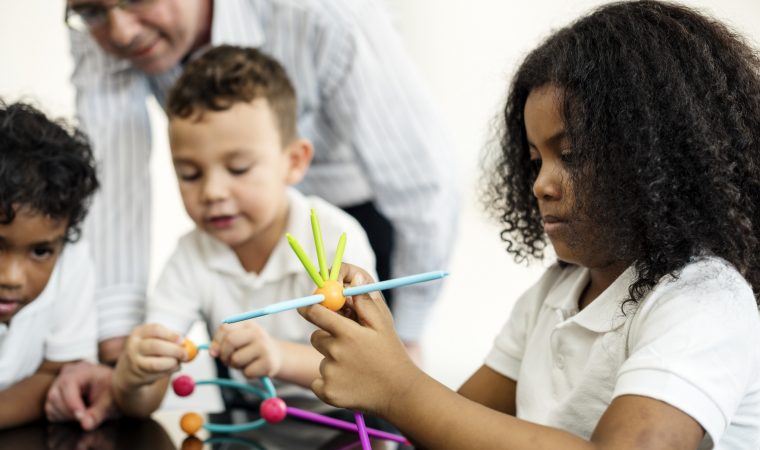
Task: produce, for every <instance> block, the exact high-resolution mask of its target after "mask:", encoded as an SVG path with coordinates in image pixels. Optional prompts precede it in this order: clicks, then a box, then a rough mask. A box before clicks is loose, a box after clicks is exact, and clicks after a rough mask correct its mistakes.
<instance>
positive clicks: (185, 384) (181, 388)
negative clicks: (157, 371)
mask: <svg viewBox="0 0 760 450" xmlns="http://www.w3.org/2000/svg"><path fill="white" fill-rule="evenodd" d="M172 389H173V390H174V393H175V394H177V395H179V396H180V397H187V396H188V395H190V394H192V393H193V391H194V390H195V381H194V380H193V378H192V377H191V376H189V375H180V376H178V377H177V378H175V379H174V381H172Z"/></svg>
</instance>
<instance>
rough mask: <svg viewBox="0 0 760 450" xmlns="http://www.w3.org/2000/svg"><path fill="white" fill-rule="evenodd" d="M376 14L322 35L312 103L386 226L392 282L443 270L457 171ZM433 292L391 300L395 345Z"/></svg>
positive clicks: (413, 331)
mask: <svg viewBox="0 0 760 450" xmlns="http://www.w3.org/2000/svg"><path fill="white" fill-rule="evenodd" d="M379 5H380V4H379V2H366V7H365V8H363V9H361V11H358V12H357V13H356V21H357V23H355V24H354V28H353V29H348V30H347V29H340V28H338V27H336V29H334V30H330V31H331V32H330V33H329V34H328V35H327V37H326V38H325V41H326V42H325V46H324V54H323V55H321V56H322V58H323V59H321V61H322V73H321V74H320V80H321V85H322V90H323V92H322V94H321V95H322V97H323V98H324V99H325V100H324V101H325V104H324V108H325V111H326V114H327V115H328V116H329V117H330V118H331V120H330V123H331V124H332V125H334V126H335V127H336V128H337V129H338V130H339V132H340V133H344V134H345V135H347V136H349V138H348V140H349V141H350V143H351V146H352V147H353V148H354V151H355V152H356V157H357V160H358V162H359V164H360V166H361V167H363V170H364V176H366V178H367V179H368V181H369V184H370V186H371V188H372V193H373V196H374V202H375V205H376V206H377V208H378V209H379V210H380V212H381V213H382V214H383V215H385V217H387V218H388V220H389V221H390V222H391V224H392V225H393V228H394V230H395V233H396V234H395V239H396V242H395V246H394V254H393V260H392V261H391V272H392V276H393V277H400V276H406V275H411V274H415V273H420V272H427V271H432V270H442V269H445V268H446V264H447V261H448V257H449V255H450V252H451V248H452V247H453V241H454V236H455V232H456V227H457V213H458V195H457V193H456V184H455V179H454V168H455V167H456V164H455V162H454V161H453V152H452V142H451V141H450V140H449V139H448V138H447V137H446V136H445V135H446V133H445V128H444V127H443V126H442V122H441V121H440V118H439V117H438V116H437V114H436V113H435V111H434V110H433V108H432V100H431V98H429V97H428V95H427V93H426V89H425V86H424V84H423V83H422V81H421V80H420V79H419V77H418V75H417V73H415V71H414V70H413V67H414V64H413V63H412V61H411V60H410V59H409V58H408V56H407V55H406V54H405V52H404V49H403V46H402V43H401V42H400V40H399V38H398V36H397V35H396V32H395V30H393V27H392V24H391V22H390V20H389V18H388V17H387V13H386V12H385V11H384V10H383V9H382V8H381V7H380V6H379ZM306 134H307V135H308V134H309V133H306ZM441 287H442V283H441V282H435V283H423V284H418V285H414V286H408V287H405V288H403V289H398V290H396V291H395V293H394V295H395V297H394V317H395V320H396V328H397V331H398V333H399V335H400V336H401V338H402V339H404V340H407V341H416V340H418V339H419V338H420V335H421V334H422V331H423V327H424V323H425V321H426V319H427V317H428V315H429V313H430V311H431V308H432V306H433V303H434V302H435V300H436V298H437V296H438V294H439V291H440V289H441Z"/></svg>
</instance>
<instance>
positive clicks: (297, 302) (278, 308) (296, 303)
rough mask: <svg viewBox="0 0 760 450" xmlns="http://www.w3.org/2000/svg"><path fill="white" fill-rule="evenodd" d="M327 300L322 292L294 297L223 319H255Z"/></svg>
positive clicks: (225, 320)
mask: <svg viewBox="0 0 760 450" xmlns="http://www.w3.org/2000/svg"><path fill="white" fill-rule="evenodd" d="M324 300H325V296H324V295H322V294H314V295H309V296H308V297H301V298H294V299H293V300H288V301H284V302H279V303H274V304H271V305H269V306H265V307H263V308H261V309H254V310H253V311H248V312H245V313H242V314H237V315H234V316H230V317H227V318H226V319H224V320H223V322H224V323H235V322H241V321H243V320H248V319H255V318H256V317H261V316H266V315H268V314H275V313H279V312H283V311H287V310H289V309H296V308H301V307H303V306H309V305H314V304H316V303H319V302H322V301H324Z"/></svg>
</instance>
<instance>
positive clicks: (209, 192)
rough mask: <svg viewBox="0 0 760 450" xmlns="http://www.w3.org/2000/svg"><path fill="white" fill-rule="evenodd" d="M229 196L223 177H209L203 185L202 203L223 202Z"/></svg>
mask: <svg viewBox="0 0 760 450" xmlns="http://www.w3.org/2000/svg"><path fill="white" fill-rule="evenodd" d="M228 196H229V189H228V187H227V183H226V182H225V181H224V179H223V177H220V176H211V175H209V177H208V180H206V183H205V184H204V185H203V202H204V203H213V202H218V201H222V200H225V199H226V198H227V197H228Z"/></svg>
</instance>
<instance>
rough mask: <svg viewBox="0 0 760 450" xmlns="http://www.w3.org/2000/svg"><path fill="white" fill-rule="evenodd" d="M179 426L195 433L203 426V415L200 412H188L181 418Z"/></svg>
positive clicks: (186, 431)
mask: <svg viewBox="0 0 760 450" xmlns="http://www.w3.org/2000/svg"><path fill="white" fill-rule="evenodd" d="M179 426H180V428H182V431H184V432H185V433H187V434H195V433H197V432H198V430H200V429H201V427H202V426H203V417H201V415H200V414H198V413H194V412H191V413H187V414H185V415H183V416H182V418H181V419H180V420H179Z"/></svg>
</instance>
